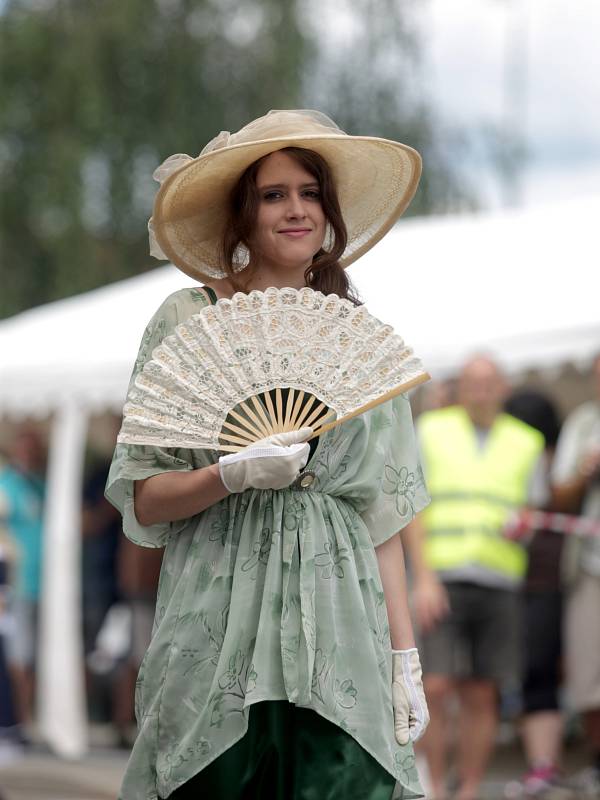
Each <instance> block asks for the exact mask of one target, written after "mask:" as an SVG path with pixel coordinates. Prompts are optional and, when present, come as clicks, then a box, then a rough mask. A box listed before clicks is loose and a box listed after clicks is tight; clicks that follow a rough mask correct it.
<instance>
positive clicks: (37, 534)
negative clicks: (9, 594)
mask: <svg viewBox="0 0 600 800" xmlns="http://www.w3.org/2000/svg"><path fill="white" fill-rule="evenodd" d="M44 491H45V486H44V482H43V480H42V479H41V478H38V477H36V476H35V475H25V474H24V473H22V472H19V471H18V470H16V469H14V468H13V467H10V466H6V467H4V468H2V469H1V470H0V524H1V525H4V526H5V527H6V528H7V530H8V533H9V535H10V537H11V538H12V540H13V541H14V543H15V545H16V548H17V552H18V560H17V564H16V570H15V574H16V581H15V587H14V588H15V593H16V594H17V595H18V596H19V597H25V598H27V599H30V600H37V598H38V596H39V593H40V581H41V564H42V514H43V507H44Z"/></svg>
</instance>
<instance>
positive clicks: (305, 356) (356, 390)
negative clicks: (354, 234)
mask: <svg viewBox="0 0 600 800" xmlns="http://www.w3.org/2000/svg"><path fill="white" fill-rule="evenodd" d="M428 379H429V375H428V374H427V373H426V372H424V371H423V367H422V365H421V362H420V361H419V359H418V358H416V357H415V356H414V355H413V352H412V350H411V349H410V348H408V347H406V345H405V344H404V342H403V340H402V339H401V338H400V336H398V335H396V334H395V333H394V331H393V329H392V327H391V326H390V325H384V324H383V323H382V322H380V321H379V320H378V319H376V318H375V317H373V316H371V314H369V312H368V311H367V309H366V308H365V307H364V306H358V307H356V306H354V305H353V303H351V302H350V301H349V300H343V299H341V298H339V297H338V296H337V295H335V294H330V295H324V294H322V293H321V292H316V291H314V290H312V289H309V288H303V289H299V290H298V289H291V288H286V289H275V288H269V289H267V290H266V291H265V292H259V291H252V292H250V293H249V294H243V293H241V292H240V293H238V294H235V295H234V296H233V297H232V298H231V300H225V299H223V300H219V301H218V302H217V303H216V304H215V305H211V306H207V307H205V308H203V309H202V311H200V312H199V313H198V314H194V315H193V316H192V317H190V318H189V319H187V320H186V321H185V322H182V323H181V324H179V325H178V326H177V327H176V328H175V330H174V332H173V333H172V334H171V335H170V336H167V337H165V339H163V341H162V342H161V344H160V345H159V346H158V347H156V348H155V350H154V351H153V353H152V358H151V359H150V360H149V361H148V362H147V363H146V364H145V365H144V367H143V369H142V371H141V372H140V373H139V374H138V375H137V377H136V379H135V381H134V384H133V386H132V388H131V389H130V392H129V395H128V397H127V401H126V403H125V408H124V412H123V413H124V420H123V426H122V428H121V432H120V433H119V437H118V441H119V442H125V443H128V444H147V445H158V446H162V447H186V448H206V449H213V450H219V451H222V452H237V451H239V450H242V449H243V448H244V447H247V446H248V445H250V444H252V443H253V442H255V441H257V440H258V439H263V438H265V437H266V436H270V435H272V434H274V433H279V432H282V431H290V430H299V429H300V428H303V427H306V426H310V427H312V428H313V430H314V434H313V437H314V436H318V435H320V434H322V433H324V432H325V431H327V430H329V429H330V428H332V427H334V426H335V425H340V424H341V423H342V422H344V421H345V420H348V419H351V418H352V417H355V416H357V415H358V414H361V413H363V412H364V411H367V410H368V409H370V408H373V407H374V406H376V405H379V404H380V403H383V402H385V401H386V400H389V399H390V398H392V397H394V396H395V395H397V394H400V393H402V392H405V391H407V390H408V389H411V388H412V387H414V386H416V385H417V384H419V383H422V382H424V381H426V380H428ZM313 437H311V438H313Z"/></svg>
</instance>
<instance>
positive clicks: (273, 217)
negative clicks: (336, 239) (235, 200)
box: [253, 152, 326, 271]
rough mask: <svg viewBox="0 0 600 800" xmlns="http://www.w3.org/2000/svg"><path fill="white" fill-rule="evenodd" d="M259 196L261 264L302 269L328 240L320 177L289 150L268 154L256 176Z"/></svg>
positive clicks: (257, 232) (257, 241)
mask: <svg viewBox="0 0 600 800" xmlns="http://www.w3.org/2000/svg"><path fill="white" fill-rule="evenodd" d="M256 186H257V189H258V195H259V206H258V214H257V218H256V228H255V231H254V236H253V245H254V247H255V248H256V250H257V251H258V253H260V256H259V257H260V265H259V266H260V267H262V268H267V269H272V270H294V269H298V270H302V271H304V270H305V269H306V268H307V267H308V266H310V264H311V263H312V259H313V256H314V255H315V253H317V252H318V251H319V250H320V249H321V247H322V246H323V241H324V239H325V224H326V220H325V214H324V213H323V209H322V207H321V198H320V188H319V184H318V182H317V180H316V178H315V177H314V176H313V175H311V174H310V172H307V171H306V170H305V169H304V167H301V166H300V164H298V163H297V162H296V161H295V160H294V159H293V158H291V156H289V155H287V154H286V153H281V152H276V153H272V154H271V155H269V156H267V158H265V160H264V161H263V162H262V164H261V165H260V167H259V170H258V173H257V175H256Z"/></svg>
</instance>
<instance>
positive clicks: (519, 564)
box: [418, 406, 544, 583]
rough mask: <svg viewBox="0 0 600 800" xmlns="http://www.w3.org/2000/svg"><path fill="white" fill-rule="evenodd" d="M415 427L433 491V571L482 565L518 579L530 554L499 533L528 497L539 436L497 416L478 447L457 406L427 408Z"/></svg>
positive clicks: (427, 519)
mask: <svg viewBox="0 0 600 800" xmlns="http://www.w3.org/2000/svg"><path fill="white" fill-rule="evenodd" d="M418 427H419V438H420V442H421V448H422V456H423V461H424V467H425V474H426V479H427V488H428V490H429V493H430V495H431V504H430V505H429V506H428V508H426V509H425V511H424V512H423V522H424V524H425V527H426V530H427V540H426V543H425V554H426V558H427V561H428V563H429V565H430V566H431V567H432V568H433V569H435V570H438V571H444V570H452V569H460V568H464V567H467V566H476V567H483V568H484V569H486V570H490V571H492V572H495V573H498V574H499V575H501V576H502V577H503V578H505V579H508V581H510V582H515V583H516V582H517V581H519V580H520V578H522V577H523V575H524V573H525V569H526V566H527V557H526V554H525V550H524V549H523V547H522V546H521V545H519V544H516V543H515V542H511V541H509V540H507V539H504V538H503V537H502V528H503V526H504V524H505V523H506V521H507V518H508V516H509V515H510V513H511V512H512V511H513V510H514V509H516V508H519V507H521V506H523V505H525V503H526V502H527V492H528V488H529V484H530V480H531V477H532V474H533V471H534V468H535V465H536V462H537V461H538V459H539V457H540V455H541V453H542V451H543V449H544V437H543V436H542V434H541V433H539V431H537V430H535V429H534V428H532V427H531V426H529V425H526V424H525V423H524V422H521V421H520V420H518V419H515V418H514V417H511V416H509V415H508V414H500V415H499V416H498V417H496V419H495V421H494V423H493V425H492V428H491V429H490V432H489V435H488V438H487V440H486V442H485V445H484V447H483V448H480V447H479V445H478V442H477V434H476V431H475V428H474V426H473V423H472V422H471V419H470V417H469V416H468V415H467V413H466V411H465V410H464V409H463V408H462V407H460V406H453V407H451V408H445V409H440V410H438V411H429V412H426V413H425V414H422V415H421V417H420V419H419V422H418Z"/></svg>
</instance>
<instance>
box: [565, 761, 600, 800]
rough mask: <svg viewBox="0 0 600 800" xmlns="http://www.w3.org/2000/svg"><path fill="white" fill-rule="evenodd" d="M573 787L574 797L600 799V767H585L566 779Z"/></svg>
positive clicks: (588, 799) (590, 799)
mask: <svg viewBox="0 0 600 800" xmlns="http://www.w3.org/2000/svg"><path fill="white" fill-rule="evenodd" d="M567 783H568V785H569V786H570V787H571V788H572V789H573V791H574V792H575V794H576V797H577V798H578V800H579V798H581V800H584V798H585V800H592V798H599V799H600V769H598V767H587V768H586V769H582V770H581V772H577V773H576V774H575V775H573V776H572V777H571V778H569V780H568V781H567Z"/></svg>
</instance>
